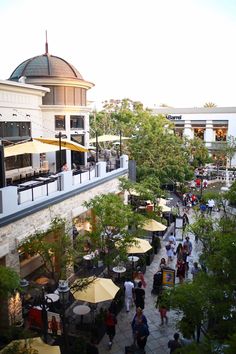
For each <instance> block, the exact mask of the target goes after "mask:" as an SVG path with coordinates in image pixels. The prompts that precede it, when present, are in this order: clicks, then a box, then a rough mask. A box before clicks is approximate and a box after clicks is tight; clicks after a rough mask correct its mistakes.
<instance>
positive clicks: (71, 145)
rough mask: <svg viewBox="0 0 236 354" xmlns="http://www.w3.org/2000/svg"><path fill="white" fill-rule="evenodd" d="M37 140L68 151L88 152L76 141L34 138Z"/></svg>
mask: <svg viewBox="0 0 236 354" xmlns="http://www.w3.org/2000/svg"><path fill="white" fill-rule="evenodd" d="M34 139H35V140H38V141H41V142H42V143H46V144H50V145H56V146H58V147H60V146H61V148H65V149H67V150H73V151H79V152H88V151H89V150H88V149H86V148H85V147H84V146H83V145H80V144H78V143H76V142H75V141H72V140H69V139H57V138H34Z"/></svg>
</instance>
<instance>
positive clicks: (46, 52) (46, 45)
mask: <svg viewBox="0 0 236 354" xmlns="http://www.w3.org/2000/svg"><path fill="white" fill-rule="evenodd" d="M45 54H48V33H47V30H46V43H45Z"/></svg>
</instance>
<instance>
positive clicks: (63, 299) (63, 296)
mask: <svg viewBox="0 0 236 354" xmlns="http://www.w3.org/2000/svg"><path fill="white" fill-rule="evenodd" d="M57 291H58V294H59V299H60V303H61V305H62V312H61V321H62V329H63V336H64V344H65V350H66V353H67V352H68V348H69V344H68V335H67V328H66V316H65V312H66V305H67V304H68V302H69V294H70V288H69V286H68V282H67V281H65V280H59V286H58V288H57Z"/></svg>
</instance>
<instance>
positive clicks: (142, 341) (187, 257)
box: [91, 192, 214, 354]
mask: <svg viewBox="0 0 236 354" xmlns="http://www.w3.org/2000/svg"><path fill="white" fill-rule="evenodd" d="M189 198H191V202H192V203H195V200H196V199H195V198H194V197H193V194H192V193H191V192H190V193H188V194H186V195H185V196H184V200H183V207H181V206H180V204H178V209H179V214H181V213H183V214H182V217H183V229H185V228H186V226H187V225H188V224H189V216H188V213H186V210H185V209H184V207H185V206H186V205H187V203H188V200H189ZM196 202H198V200H197V201H196ZM213 202H214V201H213ZM204 205H205V207H204ZM213 207H214V205H213V203H212V202H211V201H210V200H209V201H208V205H206V204H204V203H203V202H201V203H199V208H200V210H201V212H202V213H205V212H209V213H211V211H212V209H211V208H213ZM185 235H186V236H185V238H184V240H183V241H177V240H176V237H175V234H174V233H173V232H171V233H170V234H169V236H168V239H167V242H166V244H165V256H164V257H162V258H161V260H160V263H159V266H158V269H157V271H156V273H155V274H154V276H153V289H152V290H151V292H152V293H153V294H157V304H156V305H157V310H158V314H159V319H160V326H162V327H165V326H166V325H168V323H169V319H168V311H169V310H170V309H169V305H168V303H166V302H165V296H164V293H165V289H164V287H163V271H164V270H168V269H171V270H174V271H175V275H176V278H177V279H178V283H179V284H182V283H184V282H185V280H186V278H189V279H190V278H192V281H194V279H195V278H196V277H197V275H198V273H199V272H200V271H201V268H200V266H199V264H198V262H197V261H194V262H193V260H192V259H193V257H192V252H193V243H192V241H191V240H190V237H189V236H188V234H187V233H186V234H185ZM147 285H149V287H147ZM148 291H150V284H147V282H146V280H145V277H144V274H143V273H142V271H141V269H140V267H136V269H134V270H133V273H132V277H131V278H127V279H126V280H125V282H124V294H125V311H126V313H127V314H129V313H130V311H131V310H132V311H134V309H135V314H134V315H133V318H132V321H131V328H130V330H131V332H132V335H133V343H132V344H131V345H130V347H126V351H125V353H136V352H135V349H134V348H136V349H137V350H138V351H137V352H138V353H143V354H144V353H145V346H146V343H147V340H148V337H149V335H150V332H149V324H148V319H147V317H146V315H145V297H146V295H147V292H148ZM116 315H117V314H116V313H115V312H114V311H113V310H112V308H109V309H108V312H107V316H106V319H105V325H106V333H107V336H108V349H111V348H112V344H113V340H114V337H115V335H116V325H117V317H116ZM191 341H192V339H186V338H180V335H179V333H174V334H173V338H171V339H169V341H168V342H167V343H166V344H167V347H168V348H169V350H170V353H174V352H175V350H176V349H177V348H180V347H181V346H184V345H186V344H189V343H190V342H191ZM91 353H92V352H91ZM94 353H95V352H94ZM96 353H98V352H96Z"/></svg>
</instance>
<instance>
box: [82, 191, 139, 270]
mask: <svg viewBox="0 0 236 354" xmlns="http://www.w3.org/2000/svg"><path fill="white" fill-rule="evenodd" d="M84 205H85V206H86V207H87V208H88V209H92V216H91V217H89V218H88V220H89V222H90V223H91V225H92V232H91V233H90V238H91V241H92V245H93V249H94V250H96V249H98V250H99V251H100V252H101V253H102V254H103V255H104V262H105V264H106V265H107V267H108V272H109V270H110V267H111V265H112V264H114V263H119V262H120V261H124V260H125V259H126V258H127V252H126V249H127V247H128V246H129V245H131V244H133V243H134V241H133V238H134V236H135V235H137V234H138V231H137V226H138V225H139V224H140V222H141V223H142V220H143V218H142V216H141V215H139V214H137V213H134V212H133V211H132V209H131V207H130V205H125V204H124V203H123V201H122V199H121V198H120V196H118V195H116V194H112V193H109V194H103V195H99V196H96V197H95V198H93V199H91V200H90V201H89V202H86V203H84ZM118 240H119V250H118V248H117V247H116V242H117V241H118Z"/></svg>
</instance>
